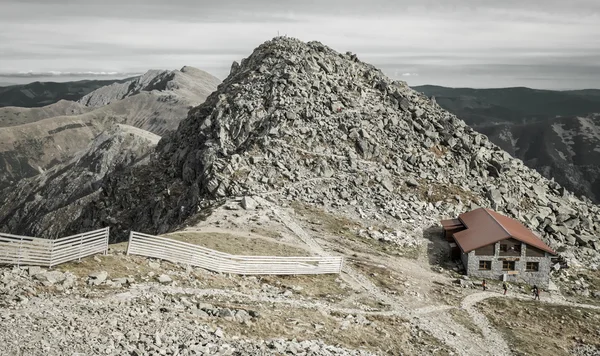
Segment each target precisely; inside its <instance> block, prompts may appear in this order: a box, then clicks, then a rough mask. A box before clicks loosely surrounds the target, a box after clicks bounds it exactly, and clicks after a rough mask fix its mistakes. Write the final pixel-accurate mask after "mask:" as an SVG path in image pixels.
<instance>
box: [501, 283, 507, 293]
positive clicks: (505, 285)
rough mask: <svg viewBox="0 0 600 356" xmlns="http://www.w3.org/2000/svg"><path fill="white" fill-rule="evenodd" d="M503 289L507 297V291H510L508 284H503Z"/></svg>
mask: <svg viewBox="0 0 600 356" xmlns="http://www.w3.org/2000/svg"><path fill="white" fill-rule="evenodd" d="M502 289H504V295H506V291H507V290H508V284H507V283H506V282H503V283H502Z"/></svg>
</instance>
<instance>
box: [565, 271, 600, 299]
mask: <svg viewBox="0 0 600 356" xmlns="http://www.w3.org/2000/svg"><path fill="white" fill-rule="evenodd" d="M567 272H568V273H569V277H568V279H569V282H568V283H565V282H560V283H559V286H560V289H561V292H562V293H563V294H564V295H567V296H569V298H570V299H573V300H574V301H576V302H579V303H587V304H596V305H599V304H600V300H599V299H598V298H595V297H594V296H593V295H592V294H591V293H593V292H594V291H600V271H592V270H587V269H579V270H572V269H569V270H567ZM581 279H583V280H584V282H585V283H587V284H589V287H588V289H589V291H590V296H589V297H585V296H582V295H579V294H577V293H576V292H575V291H574V290H573V289H572V288H573V286H574V283H575V281H580V280H581Z"/></svg>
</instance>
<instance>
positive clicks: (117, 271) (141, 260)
mask: <svg viewBox="0 0 600 356" xmlns="http://www.w3.org/2000/svg"><path fill="white" fill-rule="evenodd" d="M56 269H57V270H60V271H62V272H67V271H69V272H71V273H73V274H75V275H76V276H78V277H80V278H87V276H88V275H89V274H90V273H92V272H100V271H106V272H107V273H108V278H111V279H112V278H121V277H132V278H136V279H139V278H140V277H142V276H146V275H147V274H148V272H150V271H153V270H152V269H151V268H150V267H149V266H148V261H147V259H146V258H145V257H141V256H123V255H107V256H104V255H96V256H89V257H85V258H82V259H81V261H71V262H67V263H63V264H61V265H58V266H56ZM154 272H157V271H156V270H154Z"/></svg>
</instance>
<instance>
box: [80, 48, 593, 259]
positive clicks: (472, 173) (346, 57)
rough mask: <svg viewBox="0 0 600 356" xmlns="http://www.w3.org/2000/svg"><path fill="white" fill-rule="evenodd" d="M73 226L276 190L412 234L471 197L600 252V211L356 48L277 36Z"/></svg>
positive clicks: (118, 221)
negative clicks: (359, 55) (336, 48)
mask: <svg viewBox="0 0 600 356" xmlns="http://www.w3.org/2000/svg"><path fill="white" fill-rule="evenodd" d="M102 184H103V187H104V189H103V191H102V193H101V194H100V195H99V196H98V199H97V200H95V201H94V202H93V203H91V204H89V205H87V206H86V207H85V208H84V211H83V212H82V213H81V215H80V218H79V219H77V220H76V221H75V222H73V223H72V224H71V225H70V227H69V229H70V230H72V231H75V230H80V229H83V228H85V229H88V228H91V227H95V226H106V225H110V226H111V227H113V229H112V230H111V231H112V232H113V233H115V234H117V235H116V237H117V238H118V237H120V236H121V237H125V236H126V234H125V233H126V231H128V230H129V229H137V230H141V231H146V232H154V233H157V232H158V233H160V232H165V231H168V230H173V229H175V228H176V227H177V226H178V225H179V224H181V223H184V222H185V221H186V220H187V219H189V218H190V217H194V216H195V215H196V214H197V213H198V212H199V210H202V209H203V208H204V207H206V206H207V205H209V204H210V203H211V202H214V201H218V200H219V199H221V198H225V197H231V196H243V195H257V196H261V195H266V194H268V195H269V198H270V199H272V200H275V201H278V202H280V203H281V204H285V203H286V202H290V201H298V202H305V203H309V204H314V205H319V206H322V207H324V208H325V209H331V210H335V211H336V212H338V213H340V214H344V215H346V216H348V217H350V218H355V219H370V220H375V221H377V220H379V221H386V220H387V221H393V222H394V223H396V224H398V225H400V226H402V227H403V229H404V232H405V233H406V234H414V233H415V230H419V229H425V228H427V227H430V226H432V225H437V224H438V222H439V219H440V218H447V217H451V216H456V215H458V214H459V213H462V212H464V211H465V210H468V209H472V208H475V207H477V206H484V207H491V208H494V209H495V210H497V211H499V212H501V213H503V214H507V215H509V216H512V217H515V218H517V219H519V220H520V221H522V222H523V223H525V224H526V225H527V226H529V227H530V228H532V229H534V230H536V231H537V232H538V233H539V234H540V235H541V236H542V237H543V239H544V240H545V241H546V242H548V243H549V244H550V245H551V246H552V247H554V248H555V249H558V250H559V251H561V252H562V253H564V254H565V255H568V256H569V257H572V258H573V259H575V257H577V258H579V259H582V260H596V261H597V260H598V252H597V248H598V247H600V246H598V245H597V244H598V242H597V238H596V237H595V236H597V235H598V233H600V209H599V207H598V206H595V205H593V204H591V203H589V202H587V201H581V200H579V199H577V198H576V197H574V196H573V194H571V193H570V192H569V191H568V190H566V189H565V188H563V187H562V186H560V185H559V184H558V183H556V182H554V181H551V180H547V179H546V178H544V177H542V176H541V175H540V174H539V173H537V172H536V171H534V170H532V169H530V168H527V167H526V166H525V165H524V164H523V162H522V161H521V160H518V159H515V158H513V157H511V156H510V155H509V154H508V153H506V152H505V151H502V150H501V149H500V148H499V147H498V146H496V145H494V144H493V143H491V142H490V141H489V140H488V139H487V138H486V137H485V136H484V135H482V134H480V133H477V132H475V131H474V130H473V129H472V128H470V127H468V126H466V125H465V123H464V122H463V121H462V120H460V119H458V118H457V117H456V116H454V115H452V114H450V113H449V112H447V111H445V110H444V109H442V108H441V107H440V106H438V105H437V104H434V103H432V101H431V100H430V99H429V98H428V97H426V96H425V95H423V94H421V93H418V92H416V91H414V90H412V89H411V88H409V87H408V86H407V85H406V83H404V82H399V81H392V80H390V79H389V78H387V77H386V76H385V75H384V74H383V73H382V72H381V71H380V70H378V69H377V68H375V67H373V66H371V65H369V64H366V63H363V62H361V61H360V60H359V59H358V58H357V57H356V55H354V54H352V53H346V54H340V53H337V52H335V51H333V50H332V49H330V48H328V47H326V46H324V45H323V44H321V43H319V42H309V43H304V42H301V41H298V40H295V39H292V38H275V39H274V40H272V41H268V42H266V43H264V44H263V45H261V46H259V47H258V48H257V49H256V50H255V51H254V52H253V53H252V54H251V55H250V56H249V57H248V58H246V59H244V60H242V62H241V63H239V65H238V64H236V65H233V66H232V71H231V74H230V75H229V77H228V78H227V79H226V80H225V81H224V82H223V84H221V85H220V86H219V89H218V91H217V92H215V93H213V94H211V95H210V96H209V97H208V98H207V100H206V102H205V103H203V104H202V105H200V106H198V107H196V108H194V109H192V110H191V111H190V112H189V115H188V118H187V119H186V120H184V121H182V122H181V124H180V125H179V127H178V129H177V131H175V132H172V133H170V134H168V135H166V136H165V137H164V138H163V139H162V140H161V141H160V143H159V145H158V146H157V149H156V158H155V159H153V160H152V161H151V162H150V164H148V165H145V166H143V167H137V168H131V169H126V170H125V171H123V172H118V173H116V174H113V175H109V176H107V177H106V178H105V180H104V182H103V183H102Z"/></svg>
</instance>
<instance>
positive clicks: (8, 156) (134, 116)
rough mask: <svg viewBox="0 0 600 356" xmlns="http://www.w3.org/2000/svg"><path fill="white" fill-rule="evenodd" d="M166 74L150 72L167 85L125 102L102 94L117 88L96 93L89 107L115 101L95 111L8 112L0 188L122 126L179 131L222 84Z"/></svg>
mask: <svg viewBox="0 0 600 356" xmlns="http://www.w3.org/2000/svg"><path fill="white" fill-rule="evenodd" d="M161 73H163V72H156V71H150V72H148V73H147V74H145V75H144V76H142V77H141V78H144V80H145V81H147V82H151V83H155V82H157V81H161V80H162V82H161V83H162V84H163V86H162V87H154V89H153V90H150V87H149V86H148V85H146V86H145V87H144V88H145V89H148V90H145V91H144V90H143V91H140V92H137V93H134V92H130V93H128V94H127V96H126V97H125V98H124V99H123V100H113V99H114V98H112V99H110V100H109V99H107V98H108V97H107V96H104V95H103V94H106V93H112V89H110V90H105V89H102V88H101V89H99V93H97V92H93V93H91V96H89V97H88V100H87V101H86V102H87V103H91V102H93V103H99V102H100V101H101V100H104V99H106V100H108V101H110V104H107V105H104V106H100V107H96V108H91V107H84V106H82V104H79V103H73V102H61V103H56V104H53V105H51V106H49V107H44V108H39V109H23V108H14V107H11V108H4V110H2V111H0V115H1V116H0V120H1V119H2V118H6V122H7V123H8V124H7V125H6V127H0V189H1V188H4V187H6V186H9V185H11V184H14V183H15V182H18V181H19V180H20V179H23V178H26V177H32V176H34V175H36V174H39V173H41V172H44V171H45V170H47V169H49V168H51V167H53V166H55V165H57V164H60V163H63V162H66V161H68V160H69V159H70V158H72V157H73V156H74V155H76V154H78V153H79V152H81V151H82V150H84V149H85V148H86V147H87V145H88V144H89V142H90V140H92V139H93V138H94V137H95V136H97V135H98V134H99V133H100V132H102V131H104V130H106V129H108V128H110V127H112V126H113V125H115V124H117V123H121V124H126V125H130V126H135V127H138V128H140V129H143V130H146V131H150V132H152V133H154V134H156V135H163V134H164V133H165V132H168V131H170V130H174V129H175V128H177V125H178V124H179V122H180V121H181V120H182V119H184V118H185V117H186V115H187V112H188V111H189V108H190V107H192V106H194V105H198V104H200V103H202V102H203V101H204V99H205V98H206V95H207V94H206V92H207V91H208V90H210V89H212V90H215V89H216V87H217V83H218V79H216V78H214V77H212V76H210V75H208V74H206V73H205V72H202V71H200V70H197V69H193V68H191V67H184V68H183V71H181V72H180V71H172V72H164V73H171V74H170V75H169V76H167V77H168V78H166V79H165V76H164V73H163V74H161ZM128 83H138V81H132V82H128ZM115 85H116V86H118V84H115ZM127 85H129V84H127ZM109 88H113V86H109ZM52 113H58V114H59V116H51V114H52ZM2 121H4V120H2Z"/></svg>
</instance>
